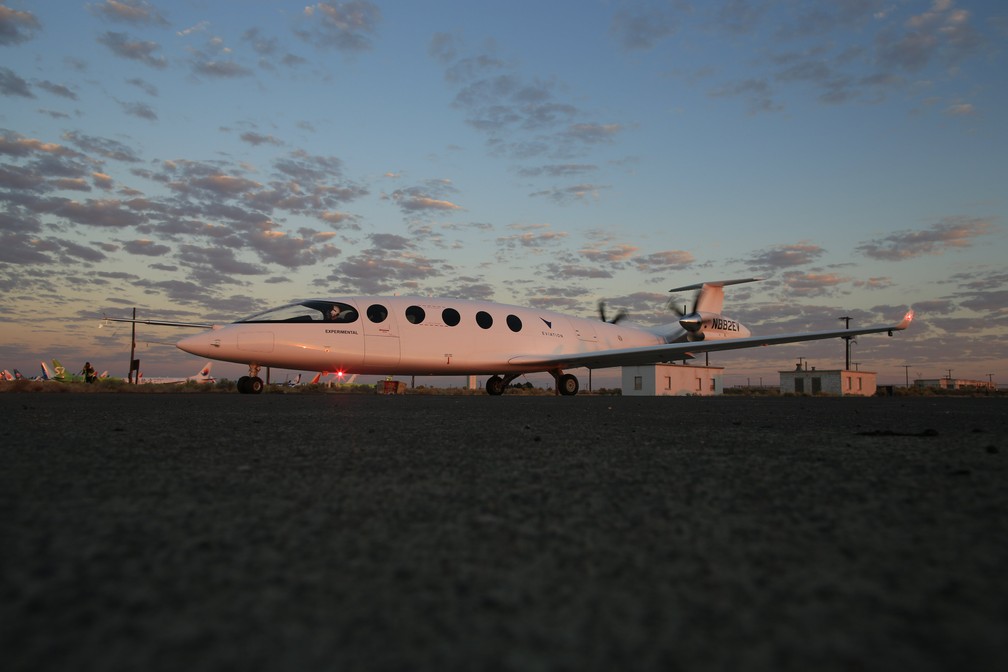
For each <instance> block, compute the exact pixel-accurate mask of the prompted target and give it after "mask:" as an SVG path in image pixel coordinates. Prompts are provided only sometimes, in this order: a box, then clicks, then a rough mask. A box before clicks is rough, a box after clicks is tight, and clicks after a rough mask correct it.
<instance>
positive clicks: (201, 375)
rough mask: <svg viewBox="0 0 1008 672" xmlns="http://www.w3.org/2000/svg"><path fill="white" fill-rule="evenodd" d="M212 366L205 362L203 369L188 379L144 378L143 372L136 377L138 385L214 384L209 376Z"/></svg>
mask: <svg viewBox="0 0 1008 672" xmlns="http://www.w3.org/2000/svg"><path fill="white" fill-rule="evenodd" d="M212 366H213V362H207V363H206V364H204V365H203V368H202V369H200V370H199V372H198V373H197V374H196V375H194V376H189V377H188V378H144V375H143V372H141V373H139V374H138V375H137V377H138V380H139V382H140V383H148V384H158V383H188V382H193V383H213V382H216V381H215V380H214V379H213V377H212V376H211V375H210V367H212Z"/></svg>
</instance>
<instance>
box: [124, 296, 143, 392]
mask: <svg viewBox="0 0 1008 672" xmlns="http://www.w3.org/2000/svg"><path fill="white" fill-rule="evenodd" d="M131 326H132V327H133V329H132V331H131V333H130V361H129V369H127V370H128V371H129V373H128V374H126V380H127V381H129V382H130V383H133V382H137V383H139V382H140V371H139V370H138V371H137V372H136V380H135V381H134V378H133V362H134V360H133V358H134V357H135V356H136V306H133V323H132V325H131Z"/></svg>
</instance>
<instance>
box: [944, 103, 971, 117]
mask: <svg viewBox="0 0 1008 672" xmlns="http://www.w3.org/2000/svg"><path fill="white" fill-rule="evenodd" d="M945 114H946V115H948V116H950V117H970V116H973V115H974V114H976V108H975V107H973V105H972V104H970V103H956V104H954V105H949V106H948V107H947V108H946V109H945Z"/></svg>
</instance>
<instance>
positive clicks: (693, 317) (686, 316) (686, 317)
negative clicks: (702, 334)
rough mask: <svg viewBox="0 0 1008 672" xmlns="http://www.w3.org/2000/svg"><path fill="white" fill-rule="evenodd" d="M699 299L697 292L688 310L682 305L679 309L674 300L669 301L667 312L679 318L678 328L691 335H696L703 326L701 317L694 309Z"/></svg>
mask: <svg viewBox="0 0 1008 672" xmlns="http://www.w3.org/2000/svg"><path fill="white" fill-rule="evenodd" d="M699 298H700V293H699V292H697V293H696V294H694V295H693V303H692V305H691V306H690V307H689V309H687V307H686V304H683V307H682V309H680V308H679V306H678V305H677V304H676V303H675V299H671V300H670V301H669V304H668V307H669V310H671V311H672V312H673V313H675V314H676V315H678V316H679V326H681V327H682V328H683V329H685V330H686V331H688V332H690V333H691V334H695V333H697V332H698V331H700V327H702V326H703V316H702V315H701V314H700V313H698V312H697V309H696V307H697V299H699Z"/></svg>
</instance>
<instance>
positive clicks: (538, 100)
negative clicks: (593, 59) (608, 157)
mask: <svg viewBox="0 0 1008 672" xmlns="http://www.w3.org/2000/svg"><path fill="white" fill-rule="evenodd" d="M461 49H462V44H461V42H460V40H458V39H456V38H454V37H452V36H450V35H447V34H445V33H438V34H435V35H434V37H433V38H432V40H431V42H430V43H429V46H428V53H429V54H430V56H431V57H432V58H434V59H435V60H436V61H437V62H438V63H440V64H441V65H442V66H443V67H444V68H445V74H444V76H445V80H446V81H448V82H449V83H450V84H451V85H453V86H454V87H455V97H454V100H453V101H452V106H453V107H455V108H457V109H459V110H462V111H463V113H464V114H465V122H466V123H467V124H469V125H470V126H471V127H473V128H475V129H476V130H478V131H479V132H480V133H482V134H484V135H485V136H486V138H487V144H488V145H489V146H490V148H491V149H492V150H493V151H495V152H496V153H499V154H505V155H510V156H513V157H518V158H528V157H538V156H544V155H547V156H555V157H564V158H566V157H568V156H571V155H575V154H577V153H579V152H583V151H585V149H586V145H593V144H598V143H600V142H608V141H610V140H612V139H613V138H614V137H615V136H616V135H617V134H618V133H619V132H621V131H622V130H623V129H624V127H623V126H622V125H621V124H616V123H608V124H601V123H595V122H591V121H584V120H580V118H581V117H582V116H583V113H582V111H581V110H580V108H578V106H577V105H575V104H573V103H572V102H570V101H567V100H562V99H560V98H559V97H558V96H557V91H561V90H563V88H564V86H563V84H562V83H561V82H558V81H557V80H556V79H555V78H552V77H526V76H523V75H521V74H520V73H519V72H517V68H516V66H515V65H513V64H509V63H507V62H506V61H504V60H502V59H500V58H497V57H496V56H494V55H493V54H477V55H464V56H463V55H460V52H461Z"/></svg>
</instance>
